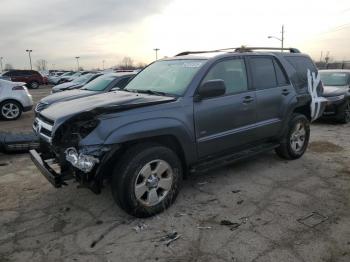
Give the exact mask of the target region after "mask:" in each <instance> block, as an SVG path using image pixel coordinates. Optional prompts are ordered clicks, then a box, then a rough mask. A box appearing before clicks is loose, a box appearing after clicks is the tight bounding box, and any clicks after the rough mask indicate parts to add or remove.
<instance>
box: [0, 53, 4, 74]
mask: <svg viewBox="0 0 350 262" xmlns="http://www.w3.org/2000/svg"><path fill="white" fill-rule="evenodd" d="M2 59H4V58H3V57H0V65H1V73H2V72H3V68H2Z"/></svg>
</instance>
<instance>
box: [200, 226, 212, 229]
mask: <svg viewBox="0 0 350 262" xmlns="http://www.w3.org/2000/svg"><path fill="white" fill-rule="evenodd" d="M197 228H198V229H211V227H209V226H207V227H203V226H198V227H197Z"/></svg>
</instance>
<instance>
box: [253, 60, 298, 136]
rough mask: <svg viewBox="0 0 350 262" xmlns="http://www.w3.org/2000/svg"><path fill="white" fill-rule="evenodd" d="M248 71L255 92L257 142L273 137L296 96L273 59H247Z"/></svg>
mask: <svg viewBox="0 0 350 262" xmlns="http://www.w3.org/2000/svg"><path fill="white" fill-rule="evenodd" d="M248 60H249V68H250V74H251V78H252V85H253V88H254V89H255V90H256V107H257V111H256V126H257V135H258V137H259V138H260V139H264V138H268V137H273V136H276V135H277V134H278V133H279V131H280V129H281V127H282V121H283V119H284V116H285V114H286V110H285V109H286V108H288V106H287V105H288V104H289V102H290V100H291V99H292V98H293V97H294V96H295V95H296V93H295V90H294V88H293V86H292V85H291V84H290V82H289V80H288V77H287V75H286V72H285V71H284V69H283V67H282V66H281V64H280V63H279V61H278V60H277V59H276V58H274V57H273V56H250V57H249V59H248Z"/></svg>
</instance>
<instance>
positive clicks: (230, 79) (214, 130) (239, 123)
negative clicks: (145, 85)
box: [194, 57, 256, 158]
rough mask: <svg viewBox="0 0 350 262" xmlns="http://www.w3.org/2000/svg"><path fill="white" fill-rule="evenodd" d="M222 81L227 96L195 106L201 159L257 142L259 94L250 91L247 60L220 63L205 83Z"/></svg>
mask: <svg viewBox="0 0 350 262" xmlns="http://www.w3.org/2000/svg"><path fill="white" fill-rule="evenodd" d="M214 79H221V80H223V81H224V82H225V86H226V93H225V94H224V95H222V96H219V97H213V98H208V99H202V100H201V101H198V102H194V121H195V129H196V140H197V150H198V155H199V157H200V158H203V157H206V156H209V155H212V154H216V153H221V152H224V151H226V150H231V149H234V148H237V147H239V146H241V145H243V144H246V143H249V142H251V141H252V140H254V130H253V128H252V125H253V124H254V123H255V121H256V118H255V113H256V112H255V109H256V108H255V102H256V101H255V93H254V91H253V90H250V89H249V87H248V81H247V73H246V65H245V61H244V59H243V58H239V57H237V58H230V59H225V60H221V61H219V62H217V63H216V64H214V65H213V66H212V67H211V69H210V70H209V71H208V73H207V74H206V76H205V77H204V79H203V80H202V83H204V82H206V81H209V80H214Z"/></svg>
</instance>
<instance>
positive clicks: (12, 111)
mask: <svg viewBox="0 0 350 262" xmlns="http://www.w3.org/2000/svg"><path fill="white" fill-rule="evenodd" d="M32 108H33V99H32V96H31V94H30V93H29V92H28V89H27V88H26V87H25V83H22V82H10V81H7V80H2V79H0V118H2V119H5V120H15V119H18V118H19V117H20V116H21V114H22V112H26V111H30V110H32Z"/></svg>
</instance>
